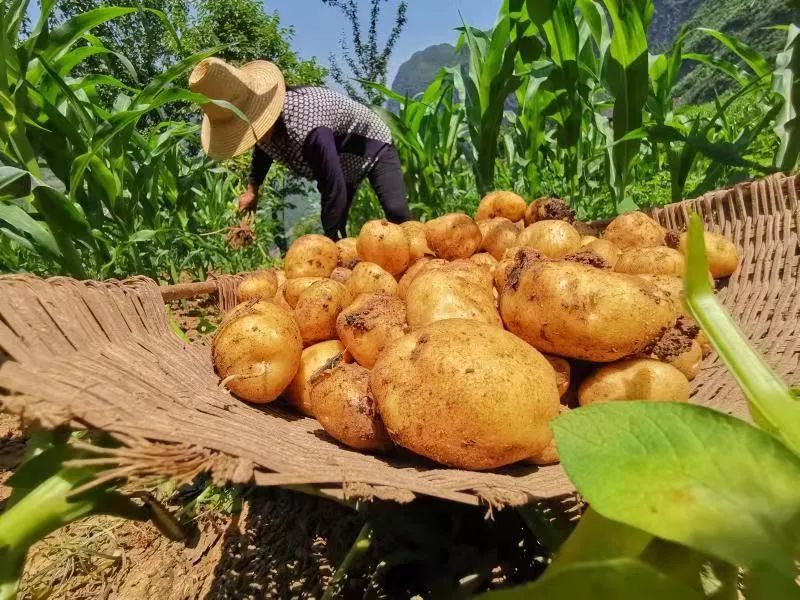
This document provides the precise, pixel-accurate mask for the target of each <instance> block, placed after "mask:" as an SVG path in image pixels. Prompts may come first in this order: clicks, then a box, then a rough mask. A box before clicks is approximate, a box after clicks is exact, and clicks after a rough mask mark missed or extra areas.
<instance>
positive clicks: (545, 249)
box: [517, 221, 581, 258]
mask: <svg viewBox="0 0 800 600" xmlns="http://www.w3.org/2000/svg"><path fill="white" fill-rule="evenodd" d="M517 246H522V247H523V248H533V249H534V250H536V251H537V252H541V253H542V254H544V255H545V256H547V257H548V258H561V257H563V256H567V255H568V254H573V253H575V252H577V251H578V250H579V249H580V247H581V234H580V233H578V230H577V229H575V228H574V227H573V226H572V225H570V224H569V223H567V222H566V221H537V222H536V223H534V224H533V225H530V226H529V227H527V228H526V229H525V231H523V232H522V233H520V234H519V238H518V240H517Z"/></svg>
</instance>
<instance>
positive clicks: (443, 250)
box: [425, 214, 483, 260]
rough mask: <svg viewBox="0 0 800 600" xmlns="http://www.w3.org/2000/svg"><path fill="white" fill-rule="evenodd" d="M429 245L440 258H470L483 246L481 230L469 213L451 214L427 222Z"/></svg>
mask: <svg viewBox="0 0 800 600" xmlns="http://www.w3.org/2000/svg"><path fill="white" fill-rule="evenodd" d="M425 231H426V235H427V238H428V246H429V247H430V248H431V250H433V252H434V253H435V254H436V256H438V257H439V258H443V259H445V260H456V259H459V258H469V257H470V256H472V255H473V254H475V252H477V251H478V249H479V248H480V247H481V241H482V240H483V238H482V237H481V230H480V229H479V228H478V226H477V225H476V224H475V221H473V220H472V219H470V218H469V217H468V216H467V215H463V214H451V215H445V216H443V217H439V218H438V219H434V220H433V221H428V222H427V223H426V224H425Z"/></svg>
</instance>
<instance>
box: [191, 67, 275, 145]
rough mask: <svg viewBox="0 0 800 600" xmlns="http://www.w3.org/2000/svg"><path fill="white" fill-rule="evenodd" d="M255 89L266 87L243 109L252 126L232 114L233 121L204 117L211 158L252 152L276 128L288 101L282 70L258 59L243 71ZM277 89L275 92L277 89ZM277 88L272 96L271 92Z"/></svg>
mask: <svg viewBox="0 0 800 600" xmlns="http://www.w3.org/2000/svg"><path fill="white" fill-rule="evenodd" d="M240 72H241V74H242V76H243V77H247V78H248V79H249V80H250V81H252V82H253V85H254V86H260V87H261V88H264V93H260V94H259V93H254V94H251V95H250V97H249V98H248V100H247V102H245V103H244V105H243V106H240V107H239V110H241V112H242V113H243V114H244V115H245V116H246V117H247V118H248V119H249V120H250V123H249V124H248V123H247V122H246V121H243V120H242V119H241V118H240V117H239V116H238V115H236V114H235V113H233V112H231V118H230V119H224V120H219V119H214V120H211V119H209V118H208V115H204V116H203V125H202V128H201V130H200V140H201V143H202V145H203V150H204V151H205V153H206V154H207V155H208V156H209V158H213V159H217V160H222V159H227V158H233V157H235V156H238V155H240V154H242V153H244V152H247V151H248V150H250V149H251V148H252V147H253V146H255V145H256V144H257V143H258V142H259V140H260V139H261V138H263V137H264V136H265V135H266V134H267V132H268V131H269V130H270V129H272V127H273V126H274V125H275V123H276V121H277V120H278V118H279V117H280V116H281V113H282V112H283V104H284V102H285V100H286V82H285V80H284V78H283V74H282V73H281V71H280V69H279V68H278V67H276V66H275V65H274V64H272V63H271V62H267V61H264V60H257V61H254V62H251V63H248V64H246V65H245V66H243V67H242V68H241V69H240ZM273 87H274V89H273ZM270 89H273V91H272V93H268V90H270Z"/></svg>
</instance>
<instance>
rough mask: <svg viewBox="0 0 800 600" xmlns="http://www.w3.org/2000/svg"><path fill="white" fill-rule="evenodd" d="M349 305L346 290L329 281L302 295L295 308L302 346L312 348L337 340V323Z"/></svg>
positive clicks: (339, 284)
mask: <svg viewBox="0 0 800 600" xmlns="http://www.w3.org/2000/svg"><path fill="white" fill-rule="evenodd" d="M348 304H350V295H349V294H348V293H347V288H345V286H344V285H342V284H341V283H339V282H338V281H333V280H332V279H325V280H323V281H319V282H317V283H315V284H314V285H312V286H311V287H309V288H308V289H307V290H306V291H304V292H303V293H302V294H301V295H300V299H299V300H298V301H297V306H295V308H294V318H295V320H296V321H297V325H298V327H300V335H301V336H302V337H303V344H304V345H305V346H311V345H313V344H317V343H319V342H325V341H328V340H333V339H336V319H337V317H338V316H339V313H340V312H342V310H343V309H344V307H345V306H347V305H348Z"/></svg>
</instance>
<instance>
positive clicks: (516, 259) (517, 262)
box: [494, 247, 546, 293]
mask: <svg viewBox="0 0 800 600" xmlns="http://www.w3.org/2000/svg"><path fill="white" fill-rule="evenodd" d="M537 260H546V259H545V257H544V256H542V255H541V254H540V253H538V252H537V251H536V250H534V249H533V248H516V247H515V248H509V249H508V250H506V253H505V255H503V260H501V261H500V262H499V263H497V266H496V267H495V269H494V285H495V287H496V288H497V291H498V292H501V293H502V291H503V290H504V289H505V287H506V282H507V281H508V276H509V275H510V274H511V271H512V269H514V268H517V269H519V268H521V267H522V265H525V264H528V263H529V262H533V261H537Z"/></svg>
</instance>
